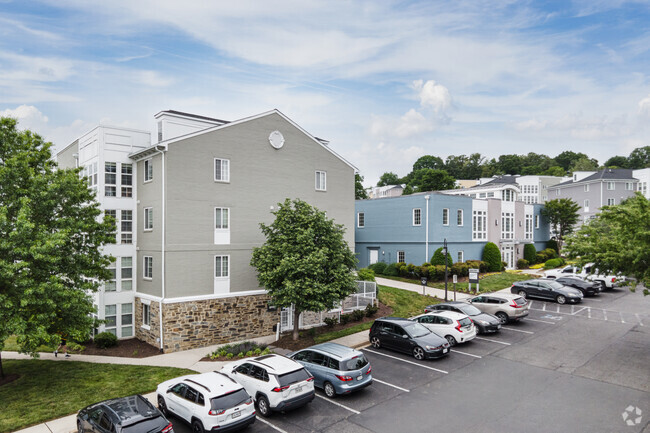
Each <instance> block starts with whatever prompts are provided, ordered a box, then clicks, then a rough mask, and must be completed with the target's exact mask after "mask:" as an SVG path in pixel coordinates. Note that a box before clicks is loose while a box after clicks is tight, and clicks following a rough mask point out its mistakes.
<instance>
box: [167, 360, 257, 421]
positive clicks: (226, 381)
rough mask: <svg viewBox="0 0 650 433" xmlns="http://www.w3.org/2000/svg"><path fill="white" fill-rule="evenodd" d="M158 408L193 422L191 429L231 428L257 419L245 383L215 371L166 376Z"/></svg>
mask: <svg viewBox="0 0 650 433" xmlns="http://www.w3.org/2000/svg"><path fill="white" fill-rule="evenodd" d="M156 393H157V394H158V408H159V409H160V411H161V412H162V413H163V414H164V415H165V416H167V415H169V414H173V415H176V416H177V417H178V418H181V419H183V420H184V421H186V422H188V423H190V424H191V425H192V431H193V432H195V433H203V432H205V431H210V430H218V431H220V432H223V431H231V430H237V429H240V428H244V427H246V426H248V425H250V424H252V423H254V422H255V406H254V405H253V399H252V398H251V396H250V395H249V394H248V393H247V392H246V390H245V389H244V387H242V386H241V385H240V384H239V383H237V382H235V381H234V380H232V379H231V378H230V377H228V376H226V375H225V374H223V373H220V372H217V371H213V372H210V373H203V374H190V375H187V376H181V377H177V378H176V379H171V380H167V381H165V382H163V383H161V384H160V385H158V388H157V389H156Z"/></svg>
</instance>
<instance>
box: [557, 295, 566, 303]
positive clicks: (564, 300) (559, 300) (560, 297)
mask: <svg viewBox="0 0 650 433" xmlns="http://www.w3.org/2000/svg"><path fill="white" fill-rule="evenodd" d="M555 300H556V301H557V303H558V304H565V303H566V298H565V297H564V296H562V295H557V298H555Z"/></svg>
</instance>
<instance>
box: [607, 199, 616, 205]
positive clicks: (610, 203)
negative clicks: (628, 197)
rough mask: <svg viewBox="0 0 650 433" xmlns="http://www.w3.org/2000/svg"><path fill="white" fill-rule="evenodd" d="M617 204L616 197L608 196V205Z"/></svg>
mask: <svg viewBox="0 0 650 433" xmlns="http://www.w3.org/2000/svg"><path fill="white" fill-rule="evenodd" d="M615 204H616V199H615V198H608V199H607V206H614V205H615Z"/></svg>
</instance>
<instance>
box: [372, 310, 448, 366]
mask: <svg viewBox="0 0 650 433" xmlns="http://www.w3.org/2000/svg"><path fill="white" fill-rule="evenodd" d="M370 344H372V347H374V348H375V349H379V348H380V347H382V346H384V347H386V348H388V349H392V350H395V351H398V352H404V353H410V354H412V355H413V356H414V357H415V359H419V360H421V359H428V358H440V357H443V356H445V355H447V354H449V342H448V341H447V340H445V339H444V338H442V337H440V336H439V335H437V334H435V333H433V332H431V331H429V330H428V329H427V328H425V327H424V326H422V325H421V324H419V323H417V322H414V321H412V320H409V319H404V318H402V317H382V318H380V319H377V320H375V322H374V323H373V324H372V328H370Z"/></svg>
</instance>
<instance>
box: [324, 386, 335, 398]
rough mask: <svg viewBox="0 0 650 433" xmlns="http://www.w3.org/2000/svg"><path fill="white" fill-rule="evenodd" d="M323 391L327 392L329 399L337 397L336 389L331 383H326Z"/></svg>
mask: <svg viewBox="0 0 650 433" xmlns="http://www.w3.org/2000/svg"><path fill="white" fill-rule="evenodd" d="M323 391H325V395H326V396H328V397H329V398H334V397H336V390H335V389H334V385H332V384H331V383H329V382H325V386H323Z"/></svg>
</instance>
